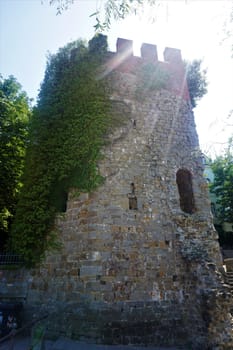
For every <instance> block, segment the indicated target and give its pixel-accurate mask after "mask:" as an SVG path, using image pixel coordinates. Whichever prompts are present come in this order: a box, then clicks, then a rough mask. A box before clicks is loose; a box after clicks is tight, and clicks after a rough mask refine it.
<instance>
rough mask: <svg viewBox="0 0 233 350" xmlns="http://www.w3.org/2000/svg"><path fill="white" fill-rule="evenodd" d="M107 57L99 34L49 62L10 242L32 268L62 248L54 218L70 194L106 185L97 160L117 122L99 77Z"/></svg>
mask: <svg viewBox="0 0 233 350" xmlns="http://www.w3.org/2000/svg"><path fill="white" fill-rule="evenodd" d="M106 52H107V41H106V37H105V36H103V35H98V36H96V37H94V38H93V39H92V40H91V41H89V45H88V46H87V45H86V44H85V43H84V42H83V41H76V42H73V43H70V44H68V45H67V46H65V47H64V48H62V49H60V50H59V51H58V53H57V54H55V55H51V56H50V57H49V59H48V63H47V68H46V72H45V77H44V81H43V83H42V86H41V90H40V93H39V98H38V104H37V107H36V108H35V109H34V112H33V116H32V118H31V121H30V132H29V133H30V140H29V146H28V149H27V154H26V165H25V174H24V179H23V183H24V186H23V189H22V192H21V197H20V200H19V204H18V208H17V211H16V217H15V221H14V224H13V228H12V232H11V239H10V245H11V248H12V249H13V250H14V251H15V252H17V253H19V254H21V255H22V256H23V257H24V260H25V264H26V265H27V266H29V267H30V266H34V265H36V264H37V263H39V262H40V261H41V260H42V259H43V258H44V255H45V252H46V250H48V249H52V248H57V247H58V243H57V240H56V232H55V231H54V219H55V215H56V213H57V212H59V211H62V210H64V207H65V203H64V201H62V198H63V199H65V198H66V195H67V193H68V191H69V189H70V188H72V187H75V188H77V189H78V190H79V191H87V192H90V191H91V190H93V189H94V188H96V187H97V186H98V185H99V184H100V183H101V181H102V178H101V176H100V174H99V173H98V169H97V161H98V160H99V159H100V156H101V153H100V150H101V147H102V145H103V142H104V137H103V136H104V135H105V134H106V132H107V130H108V128H109V127H110V124H111V118H110V113H109V110H110V105H109V98H108V93H107V91H106V90H107V87H106V84H105V83H104V82H103V81H102V80H101V79H98V78H97V77H98V73H99V70H100V67H101V66H102V63H103V60H104V57H105V54H106Z"/></svg>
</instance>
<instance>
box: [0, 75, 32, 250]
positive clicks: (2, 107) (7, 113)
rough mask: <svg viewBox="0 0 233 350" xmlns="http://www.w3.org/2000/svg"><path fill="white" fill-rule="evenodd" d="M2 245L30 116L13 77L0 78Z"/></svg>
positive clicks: (15, 196) (13, 203)
mask: <svg viewBox="0 0 233 350" xmlns="http://www.w3.org/2000/svg"><path fill="white" fill-rule="evenodd" d="M0 111H1V113H0V183H1V186H0V244H1V250H2V249H3V246H4V245H5V243H6V241H7V239H8V235H9V230H10V226H11V222H12V219H13V216H14V213H15V207H16V203H17V200H18V195H19V192H20V188H21V186H22V183H21V175H22V172H23V167H24V155H25V147H26V142H27V135H28V130H27V125H28V119H29V116H30V109H29V100H28V98H27V96H26V94H25V93H24V92H23V91H22V90H21V86H20V84H19V83H18V82H17V80H16V79H15V78H14V77H13V76H9V77H8V78H7V79H5V80H3V79H2V78H1V77H0Z"/></svg>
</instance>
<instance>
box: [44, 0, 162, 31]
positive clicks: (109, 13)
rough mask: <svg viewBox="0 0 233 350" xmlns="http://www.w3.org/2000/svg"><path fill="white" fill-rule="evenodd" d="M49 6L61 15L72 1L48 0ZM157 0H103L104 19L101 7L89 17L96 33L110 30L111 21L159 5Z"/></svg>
mask: <svg viewBox="0 0 233 350" xmlns="http://www.w3.org/2000/svg"><path fill="white" fill-rule="evenodd" d="M48 1H49V3H50V5H55V6H56V7H57V14H61V13H62V12H63V11H64V10H67V9H68V8H69V7H70V6H71V5H72V4H73V3H74V0H48ZM159 3H160V1H159V0H119V1H116V0H104V1H103V2H102V3H101V5H103V7H104V10H103V12H104V19H103V20H101V18H100V16H101V5H99V7H98V8H97V11H96V12H95V13H93V14H91V15H90V16H91V17H92V16H95V19H96V24H95V26H94V27H95V30H96V31H103V30H105V29H110V26H111V22H112V19H115V20H118V19H124V18H125V17H127V16H128V15H129V14H131V13H134V14H137V13H138V12H139V11H140V10H142V8H143V6H145V5H149V6H155V5H156V4H159Z"/></svg>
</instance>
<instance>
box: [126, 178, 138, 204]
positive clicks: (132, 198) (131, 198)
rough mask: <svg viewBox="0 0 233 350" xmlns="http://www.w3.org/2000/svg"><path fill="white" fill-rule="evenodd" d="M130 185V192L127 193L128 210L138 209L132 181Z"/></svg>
mask: <svg viewBox="0 0 233 350" xmlns="http://www.w3.org/2000/svg"><path fill="white" fill-rule="evenodd" d="M130 187H131V192H130V193H128V199H129V209H130V210H137V209H138V202H137V197H136V195H135V186H134V183H133V182H132V183H131V185H130Z"/></svg>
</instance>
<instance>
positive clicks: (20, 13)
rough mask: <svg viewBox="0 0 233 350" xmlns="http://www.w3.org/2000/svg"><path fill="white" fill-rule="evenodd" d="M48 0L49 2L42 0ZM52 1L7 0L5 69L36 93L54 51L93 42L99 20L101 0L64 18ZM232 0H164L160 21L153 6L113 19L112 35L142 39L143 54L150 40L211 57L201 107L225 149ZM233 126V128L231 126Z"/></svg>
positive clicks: (208, 142) (205, 143) (1, 61)
mask: <svg viewBox="0 0 233 350" xmlns="http://www.w3.org/2000/svg"><path fill="white" fill-rule="evenodd" d="M42 2H43V4H41V3H42ZM48 2H49V0H0V73H1V74H2V75H3V77H4V78H6V77H7V76H8V75H10V74H13V75H14V76H15V77H16V78H17V80H18V81H19V82H20V83H21V85H22V86H23V89H24V90H25V91H26V92H27V94H28V95H29V97H32V98H34V99H36V96H37V94H38V89H39V87H40V83H41V82H42V80H43V76H44V71H45V66H46V55H47V52H51V53H55V52H56V51H57V50H58V48H59V47H62V46H64V45H65V44H67V43H68V42H70V41H72V40H76V39H78V38H84V39H87V40H89V39H90V38H91V37H92V36H93V35H94V28H93V25H94V24H95V19H94V18H93V17H91V18H90V17H89V15H90V14H92V13H94V12H95V11H96V7H97V6H99V5H100V4H101V0H75V1H74V4H73V5H72V6H71V7H70V9H69V10H68V11H65V12H64V13H63V14H62V15H61V16H56V8H55V7H51V6H49V5H48ZM232 7H233V1H230V0H226V1H225V0H200V1H199V0H186V1H185V0H170V1H165V0H164V1H162V5H161V6H160V7H159V8H155V11H157V12H156V13H157V17H156V21H155V22H154V23H153V24H152V23H151V24H148V17H150V16H151V15H152V10H151V9H150V10H148V9H145V13H144V14H143V15H141V16H140V18H138V17H130V18H128V19H126V20H124V21H119V22H113V23H112V26H111V29H110V31H109V32H108V33H106V34H107V35H108V37H109V40H108V41H109V47H110V50H111V51H115V42H116V39H117V37H122V38H126V39H133V40H134V52H135V54H136V55H139V47H140V45H141V43H142V42H147V43H151V44H157V46H158V50H159V52H160V58H161V59H162V54H161V53H162V51H163V49H164V47H165V46H169V47H175V48H179V49H181V51H182V56H183V58H184V59H189V60H192V59H195V58H198V59H199V58H201V59H203V67H204V68H207V69H208V81H209V86H208V94H207V95H206V96H205V97H204V98H203V99H202V100H201V101H200V102H199V104H198V106H197V108H195V109H194V113H195V117H196V124H197V130H198V134H199V140H200V145H201V149H202V150H203V151H204V152H205V153H206V152H211V154H212V155H215V154H216V153H219V152H220V151H221V149H222V148H223V147H224V143H226V142H227V139H228V137H229V136H230V135H232V134H233V121H232V119H233V115H232V117H231V121H230V119H229V117H228V116H229V113H230V111H231V110H232V109H233V58H231V55H232V51H231V45H232V42H233V35H232V37H231V38H230V39H229V38H228V39H226V28H227V29H228V30H232V31H233V28H232V27H233V24H230V23H229V17H230V9H231V8H232ZM230 124H231V126H230Z"/></svg>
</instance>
